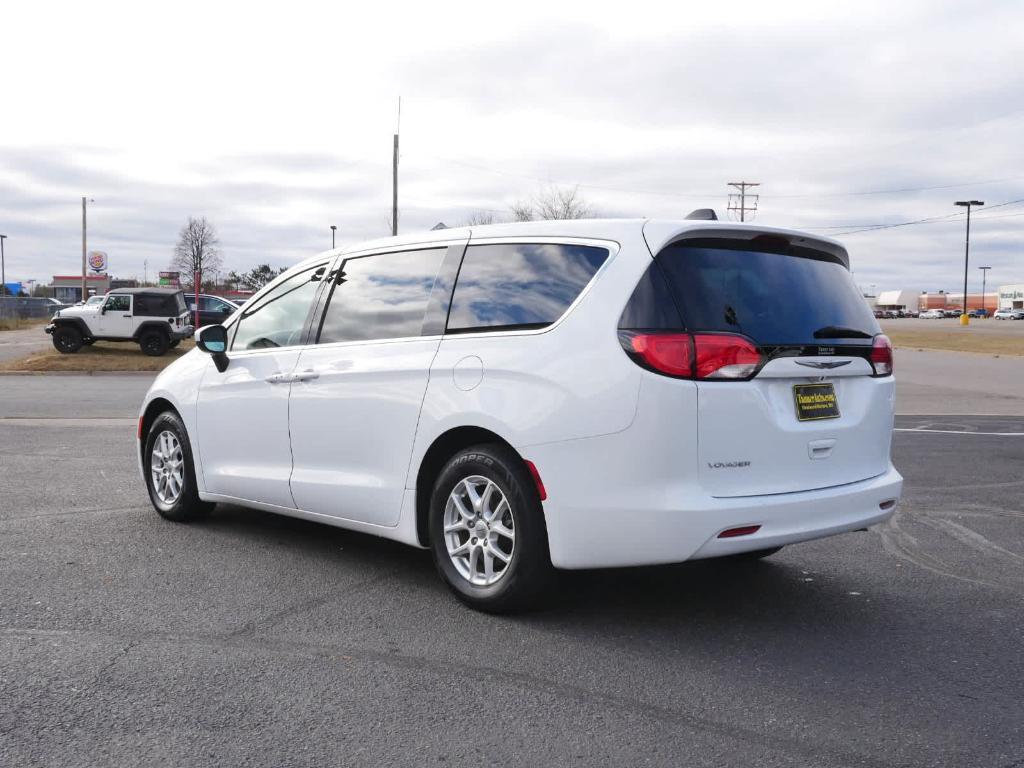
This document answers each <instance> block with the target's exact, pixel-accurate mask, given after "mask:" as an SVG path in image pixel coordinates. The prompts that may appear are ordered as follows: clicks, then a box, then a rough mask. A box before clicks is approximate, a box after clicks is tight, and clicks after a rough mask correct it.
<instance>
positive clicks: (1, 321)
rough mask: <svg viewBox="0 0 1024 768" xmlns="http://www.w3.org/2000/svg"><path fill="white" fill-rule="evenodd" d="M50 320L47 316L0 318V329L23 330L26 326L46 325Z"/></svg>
mask: <svg viewBox="0 0 1024 768" xmlns="http://www.w3.org/2000/svg"><path fill="white" fill-rule="evenodd" d="M48 322H50V319H49V318H47V317H34V318H29V319H27V320H23V319H21V318H17V317H7V318H0V331H23V330H25V329H26V328H35V327H37V326H40V325H46V324H47V323H48Z"/></svg>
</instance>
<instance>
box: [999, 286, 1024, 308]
mask: <svg viewBox="0 0 1024 768" xmlns="http://www.w3.org/2000/svg"><path fill="white" fill-rule="evenodd" d="M999 308H1000V309H1024V283H1016V284H1014V285H1000V286H999Z"/></svg>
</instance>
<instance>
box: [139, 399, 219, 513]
mask: <svg viewBox="0 0 1024 768" xmlns="http://www.w3.org/2000/svg"><path fill="white" fill-rule="evenodd" d="M158 442H159V446H158ZM157 448H159V451H160V453H161V454H162V455H163V456H164V457H165V458H164V460H162V461H161V463H160V464H158V465H157V466H156V467H154V459H156V458H157V457H155V456H154V450H155V449H157ZM142 465H143V468H144V470H145V475H146V489H147V490H148V491H149V500H150V502H151V503H152V504H153V508H154V509H155V510H156V511H157V514H159V515H160V517H163V518H165V519H167V520H173V521H174V522H176V523H188V522H192V521H193V520H198V519H199V518H202V517H205V516H206V515H208V514H209V513H210V511H211V510H212V509H213V507H214V506H215V505H214V504H211V503H210V502H207V501H202V500H201V499H200V498H199V492H198V490H197V488H196V471H195V464H194V462H193V461H192V448H191V446H190V445H189V442H188V433H187V432H186V431H185V425H184V424H182V423H181V419H180V418H178V414H176V413H174V411H164V412H163V413H161V414H160V415H159V416H157V417H156V419H154V420H153V423H152V425H151V426H150V428H149V431H148V432H147V433H146V442H145V444H144V448H143V453H142ZM165 469H166V471H164V470H165ZM175 470H178V471H175ZM155 477H156V478H161V480H162V481H163V482H161V481H160V480H157V479H155ZM175 486H177V493H174V489H175Z"/></svg>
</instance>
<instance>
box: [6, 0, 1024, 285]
mask: <svg viewBox="0 0 1024 768" xmlns="http://www.w3.org/2000/svg"><path fill="white" fill-rule="evenodd" d="M832 5H833V4H830V3H822V2H820V0H819V1H818V2H808V3H793V2H769V3H765V2H758V3H751V4H749V5H748V6H745V4H744V3H737V2H731V3H676V4H671V3H665V2H662V3H658V4H652V5H650V6H648V7H645V5H644V4H643V3H639V2H633V3H619V4H616V5H615V10H614V11H612V10H607V11H606V10H601V5H600V4H598V3H594V2H590V3H585V4H580V5H579V6H577V7H575V8H573V7H570V5H569V4H556V3H551V2H547V3H543V4H537V5H535V6H531V4H530V3H523V2H517V3H515V4H514V5H508V4H488V3H469V4H465V5H464V6H456V5H445V4H444V3H418V4H409V6H410V7H404V6H398V5H394V6H392V5H391V4H389V3H365V4H362V3H360V4H352V3H329V4H328V3H323V4H320V3H305V2H301V1H299V0H291V1H290V2H288V3H265V4H264V3H247V4H237V5H236V4H232V5H231V6H229V5H228V4H216V3H213V2H210V1H209V0H207V1H206V2H195V3H194V2H175V3H164V4H161V5H160V6H159V9H157V8H156V7H154V6H153V5H152V4H149V3H139V2H130V3H112V2H98V1H96V0H93V1H92V2H84V3H83V2H73V3H59V2H54V3H46V2H35V3H11V4H8V5H7V6H6V7H5V11H4V24H3V33H2V38H3V39H2V41H0V72H2V73H3V74H2V78H3V87H2V90H0V92H2V94H3V97H2V99H0V232H3V233H5V234H7V235H8V240H7V244H6V250H7V277H8V280H11V279H27V278H36V279H44V280H47V281H48V280H49V277H50V275H52V274H54V273H67V274H74V273H76V272H78V271H79V270H80V263H81V196H82V195H88V196H89V197H91V198H94V199H95V203H93V204H91V205H90V210H89V247H90V249H93V248H96V249H102V250H105V251H107V252H108V253H109V256H110V267H111V272H112V273H113V274H115V275H117V276H123V277H134V276H138V277H142V275H143V268H144V266H143V265H144V261H148V270H149V275H150V276H151V277H152V275H153V274H154V272H155V271H157V270H159V269H166V266H167V263H168V261H169V259H170V256H171V252H172V249H173V246H174V242H175V240H176V237H177V233H178V230H179V229H180V227H181V225H182V224H183V223H184V221H185V219H186V218H187V217H188V216H189V215H194V216H206V217H207V218H208V219H209V220H210V221H211V222H213V224H214V225H215V226H216V227H217V229H218V232H219V235H220V239H221V245H222V250H223V255H224V259H225V267H226V268H227V269H238V270H242V269H247V268H249V267H251V266H253V265H255V264H256V263H259V262H270V263H271V264H273V265H281V266H285V265H290V264H292V263H294V262H295V261H297V260H298V259H300V258H302V257H304V256H306V255H309V254H311V253H314V252H316V251H318V250H322V249H324V248H326V247H329V246H330V230H329V225H330V224H336V225H337V226H338V236H339V244H341V243H347V242H350V241H357V240H361V239H367V238H371V237H378V236H381V235H384V234H386V233H387V229H386V227H387V224H386V220H387V217H388V216H389V214H390V204H391V141H392V140H391V135H392V134H393V133H394V129H395V125H396V101H397V98H398V96H399V95H401V97H402V120H401V136H402V153H401V163H400V176H401V178H400V207H401V224H400V229H401V231H403V232H409V231H413V230H422V229H429V228H430V227H431V226H432V225H434V224H435V223H436V222H438V221H444V222H446V223H448V224H450V225H453V224H458V223H460V221H461V220H463V219H465V218H466V217H467V216H468V215H470V214H471V213H473V212H474V211H477V210H493V211H494V212H495V213H496V215H497V216H499V217H500V216H501V215H503V213H504V212H505V211H507V208H508V205H509V204H510V203H512V202H513V201H515V200H518V199H525V198H529V197H530V196H531V195H534V194H536V193H537V192H538V191H540V190H541V189H543V188H544V187H545V186H547V185H549V184H559V185H568V186H572V185H577V184H578V185H579V188H580V192H581V194H582V195H583V196H584V197H585V198H586V199H587V200H588V201H589V202H590V203H591V204H592V205H593V207H594V209H595V210H596V211H597V212H599V213H601V214H605V215H609V216H659V217H681V216H685V215H686V214H687V213H688V212H689V211H690V210H692V209H693V208H697V207H705V206H710V207H714V208H716V209H717V210H718V211H719V214H720V215H721V216H723V217H724V216H725V211H724V209H725V207H726V203H727V192H728V190H727V188H726V183H727V182H729V181H738V180H741V179H745V180H750V181H759V182H761V187H760V190H759V191H760V193H761V198H760V209H759V211H758V213H757V216H756V219H755V220H756V222H759V223H764V224H771V225H779V226H793V227H798V228H811V229H813V231H815V232H820V233H828V234H834V233H845V232H848V231H850V230H857V229H863V228H864V227H865V226H867V225H876V224H895V223H900V222H907V221H912V220H916V219H922V218H930V217H943V216H950V215H952V218H948V219H942V220H939V221H937V222H933V223H925V224H920V225H914V226H906V227H897V228H891V229H885V230H879V231H875V232H860V233H853V234H841V235H840V236H839V239H840V240H842V241H843V242H844V243H845V244H846V246H847V247H848V248H849V250H850V253H851V257H852V262H853V268H854V271H855V275H856V279H857V281H858V282H859V283H861V284H862V285H864V286H865V287H868V286H870V285H872V284H874V285H877V287H878V288H879V289H882V288H887V287H919V288H922V289H928V290H934V289H939V288H945V289H955V288H956V287H957V286H958V285H959V284H961V281H962V279H963V237H964V223H963V217H962V215H957V214H956V211H957V210H958V209H956V208H954V207H953V202H954V201H955V200H958V199H970V198H977V199H980V200H984V201H985V202H986V203H988V205H987V206H986V208H985V209H982V210H981V212H979V213H978V214H977V215H976V216H973V217H972V225H973V226H972V268H971V280H972V287H973V283H974V281H976V279H977V276H978V275H979V274H980V273H978V271H977V270H976V269H974V267H975V266H979V265H982V264H986V265H991V266H992V268H993V269H992V271H991V273H990V279H991V280H992V281H993V282H996V283H1008V282H1024V248H1022V234H1024V200H1022V201H1021V202H1018V203H1016V204H1014V205H1006V206H1003V207H1001V208H998V209H996V208H991V210H989V208H990V207H991V206H994V205H995V204H998V203H1004V202H1009V201H1015V200H1021V199H1024V66H1022V65H1024V5H1022V4H1021V3H1020V2H1019V0H1016V1H1012V0H1011V1H1008V2H977V3H952V2H949V3H947V2H936V1H935V0H931V1H929V2H907V1H906V0H903V2H899V3H893V2H891V1H890V2H886V3H879V4H877V5H876V4H872V3H866V2H858V3H847V4H844V6H843V7H842V8H838V7H836V8H832V7H830V6H832ZM360 6H365V7H360ZM556 6H559V7H561V8H563V10H554V9H555V7H556ZM673 6H678V7H679V8H680V10H674V11H673V10H670V9H671V8H672V7H673ZM691 6H692V7H691ZM928 187H947V188H943V189H925V188H928ZM891 190H912V191H895V192H893V191H891ZM879 191H882V192H879ZM875 192H879V193H877V194H874V193H875ZM865 193H872V194H865Z"/></svg>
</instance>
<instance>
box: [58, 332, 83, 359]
mask: <svg viewBox="0 0 1024 768" xmlns="http://www.w3.org/2000/svg"><path fill="white" fill-rule="evenodd" d="M53 348H54V349H56V350H57V351H58V352H60V353H61V354H62V355H71V354H74V353H75V352H77V351H78V350H80V349H81V348H82V332H81V331H80V330H78V329H77V328H75V326H73V325H60V326H57V327H56V328H54V329H53Z"/></svg>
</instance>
